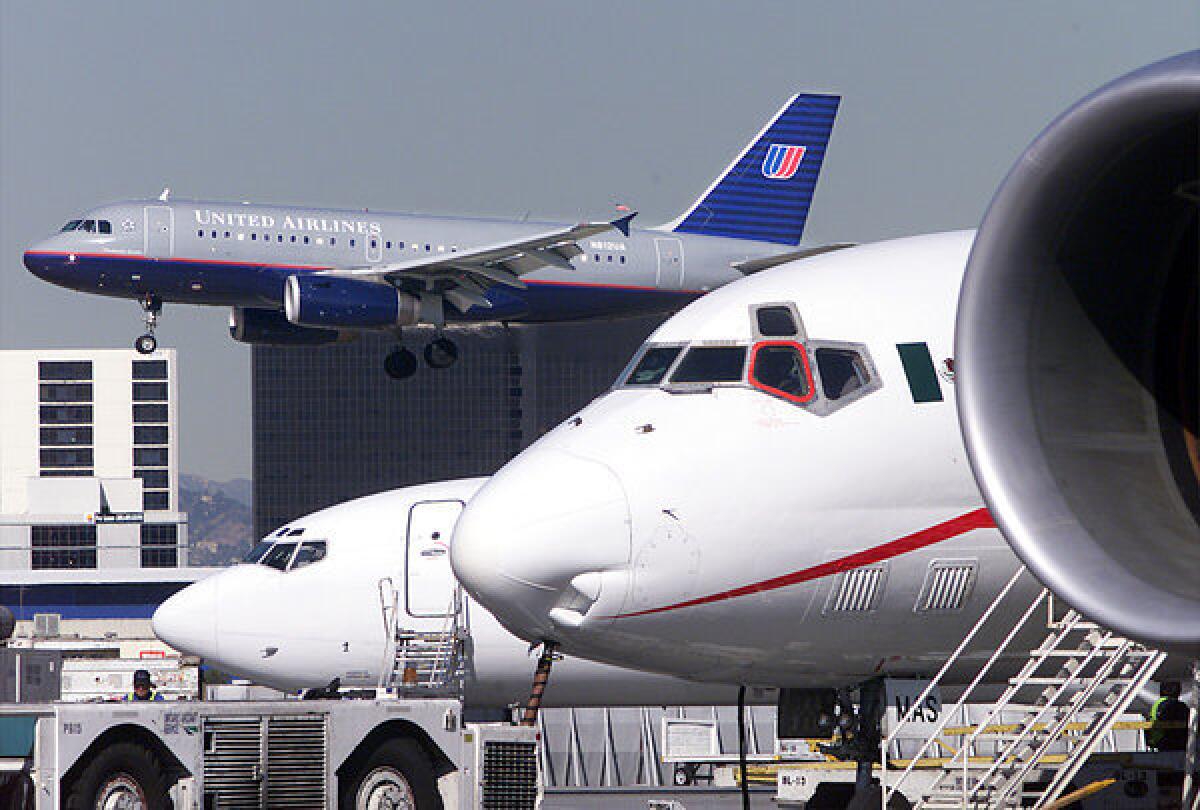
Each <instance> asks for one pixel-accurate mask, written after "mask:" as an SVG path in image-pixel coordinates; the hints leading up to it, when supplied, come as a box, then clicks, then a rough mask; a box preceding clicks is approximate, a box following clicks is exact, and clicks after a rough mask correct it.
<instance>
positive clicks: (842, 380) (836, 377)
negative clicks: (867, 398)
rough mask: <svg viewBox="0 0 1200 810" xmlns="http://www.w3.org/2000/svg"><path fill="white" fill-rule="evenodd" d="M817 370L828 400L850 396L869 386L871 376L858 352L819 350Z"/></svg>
mask: <svg viewBox="0 0 1200 810" xmlns="http://www.w3.org/2000/svg"><path fill="white" fill-rule="evenodd" d="M813 354H815V355H816V357H817V370H818V371H820V372H821V391H822V393H824V394H825V398H826V399H833V400H838V399H841V398H842V397H847V396H850V394H853V393H854V392H855V391H857V390H859V389H860V388H862V387H863V386H864V385H866V384H867V380H868V379H870V374H869V373H868V372H867V369H866V365H865V363H864V362H863V359H862V357H861V356H860V355H859V354H858V352H854V351H848V350H846V349H817V350H816V351H815V352H813Z"/></svg>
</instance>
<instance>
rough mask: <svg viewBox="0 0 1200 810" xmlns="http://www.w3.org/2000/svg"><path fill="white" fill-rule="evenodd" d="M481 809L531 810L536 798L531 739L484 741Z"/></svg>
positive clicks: (534, 765)
mask: <svg viewBox="0 0 1200 810" xmlns="http://www.w3.org/2000/svg"><path fill="white" fill-rule="evenodd" d="M482 785H483V790H482V791H481V792H482V795H483V796H482V797H483V803H482V807H483V810H533V808H534V804H535V803H536V801H537V750H536V747H535V745H534V743H531V742H505V741H500V740H496V741H494V742H493V741H488V742H485V743H484V744H483V782H482Z"/></svg>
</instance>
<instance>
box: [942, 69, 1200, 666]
mask: <svg viewBox="0 0 1200 810" xmlns="http://www.w3.org/2000/svg"><path fill="white" fill-rule="evenodd" d="M1198 162H1200V51H1194V52H1191V53H1187V54H1182V55H1180V56H1176V57H1173V58H1171V59H1167V60H1165V61H1162V62H1158V63H1155V64H1153V65H1150V66H1148V67H1145V68H1142V69H1140V70H1137V71H1135V72H1133V73H1130V74H1128V75H1126V76H1123V77H1122V78H1120V79H1117V80H1116V81H1114V82H1112V83H1110V84H1108V85H1106V86H1104V87H1102V88H1100V89H1099V90H1097V91H1095V92H1094V93H1092V94H1091V95H1089V96H1087V97H1086V98H1084V99H1083V100H1082V101H1080V102H1078V103H1077V104H1075V105H1074V106H1073V107H1071V108H1070V109H1069V110H1067V111H1066V112H1065V113H1063V114H1062V115H1061V116H1059V118H1058V119H1057V120H1055V121H1054V122H1053V123H1052V124H1050V126H1048V127H1047V128H1046V129H1045V131H1043V132H1042V133H1041V135H1039V136H1038V137H1037V139H1036V140H1035V141H1034V142H1033V144H1032V145H1031V146H1030V147H1029V148H1028V149H1027V150H1026V151H1025V153H1024V154H1023V155H1022V156H1021V158H1020V159H1019V160H1018V161H1017V163H1016V165H1015V166H1014V167H1013V168H1012V170H1011V171H1010V172H1009V174H1008V177H1007V178H1006V179H1005V181H1004V183H1003V184H1002V185H1001V187H1000V189H999V191H998V192H997V193H996V196H995V197H994V198H993V200H992V203H991V205H990V207H989V208H988V211H987V214H986V216H985V218H984V220H983V224H982V225H981V226H980V229H979V233H978V235H977V237H976V240H975V244H974V247H973V248H972V251H971V256H970V259H969V261H968V264H967V272H966V277H965V279H964V282H963V287H962V293H961V299H960V302H959V313H958V324H957V334H956V339H955V340H956V346H955V355H956V358H957V371H958V388H959V392H958V407H959V416H960V419H961V422H962V426H963V431H964V435H965V438H966V443H967V448H968V452H969V454H970V458H971V464H972V466H973V468H974V471H975V475H976V478H977V479H978V480H979V483H980V486H981V488H982V490H983V494H984V497H985V499H986V500H987V503H988V506H989V507H990V508H991V511H992V514H993V516H994V517H995V519H996V521H997V522H998V524H999V525H1000V528H1001V529H1002V530H1003V532H1004V534H1005V536H1006V537H1007V538H1008V541H1009V543H1010V544H1011V545H1012V547H1013V549H1014V550H1015V551H1016V553H1017V554H1018V555H1019V556H1020V557H1021V558H1022V559H1023V560H1024V561H1025V563H1026V564H1027V565H1028V566H1029V568H1030V569H1031V570H1032V571H1033V572H1034V574H1035V575H1036V576H1037V577H1038V578H1039V579H1040V580H1041V581H1042V582H1043V583H1044V584H1046V585H1047V586H1048V587H1050V588H1051V590H1053V591H1054V592H1055V593H1056V594H1057V595H1058V596H1059V597H1061V598H1062V599H1064V600H1065V601H1066V602H1067V603H1069V604H1070V605H1071V606H1073V607H1075V608H1076V609H1078V610H1079V611H1080V612H1082V613H1083V614H1084V615H1085V616H1088V617H1089V618H1091V619H1092V620H1094V621H1097V622H1099V623H1101V624H1103V625H1105V626H1108V627H1111V628H1112V629H1114V630H1117V631H1118V632H1120V633H1122V634H1124V635H1126V636H1129V637H1132V638H1135V639H1138V640H1140V641H1144V642H1146V643H1148V644H1151V645H1154V646H1158V647H1163V648H1167V649H1172V650H1176V651H1180V652H1188V653H1193V654H1195V653H1197V652H1200V440H1198V436H1197V421H1198V416H1200V399H1198V397H1197V378H1198V377H1200V367H1198V365H1197V342H1198V339H1197V329H1196V322H1197V298H1198V291H1197V276H1198V274H1200V251H1198V244H1200V229H1198V227H1197V223H1198V220H1200V186H1198V182H1197V178H1198V174H1197V163H1198Z"/></svg>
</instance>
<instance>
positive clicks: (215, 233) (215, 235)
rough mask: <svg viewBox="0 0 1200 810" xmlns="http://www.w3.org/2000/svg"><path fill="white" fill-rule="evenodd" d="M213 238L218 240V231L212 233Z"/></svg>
mask: <svg viewBox="0 0 1200 810" xmlns="http://www.w3.org/2000/svg"><path fill="white" fill-rule="evenodd" d="M212 238H213V239H216V238H217V232H216V231H213V232H212Z"/></svg>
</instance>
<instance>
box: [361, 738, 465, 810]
mask: <svg viewBox="0 0 1200 810" xmlns="http://www.w3.org/2000/svg"><path fill="white" fill-rule="evenodd" d="M338 793H339V796H338V807H339V808H340V810H384V808H392V807H395V808H405V809H406V810H407V808H414V810H442V797H441V796H440V795H439V794H438V789H437V780H435V779H434V777H433V763H431V762H430V761H429V757H428V756H426V755H425V752H424V751H422V750H421V746H419V745H417V743H416V741H414V740H408V739H396V738H392V739H390V740H384V741H383V742H382V743H380V744H379V745H377V746H376V747H375V749H374V750H373V751H371V753H369V754H368V755H367V756H366V758H365V759H364V760H363V761H362V762H361V763H360V764H359V765H358V766H357V767H354V768H352V769H350V772H349V773H348V774H347V777H346V778H345V779H339V780H338Z"/></svg>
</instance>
